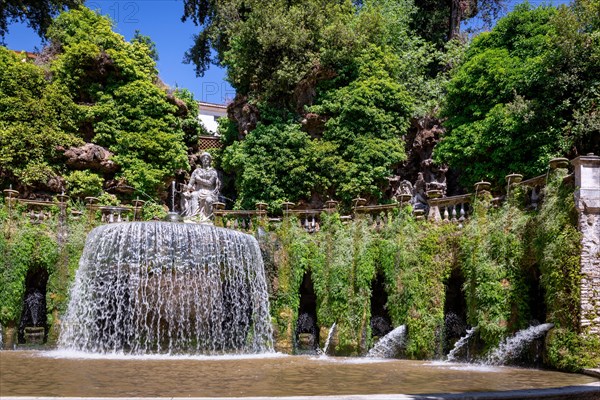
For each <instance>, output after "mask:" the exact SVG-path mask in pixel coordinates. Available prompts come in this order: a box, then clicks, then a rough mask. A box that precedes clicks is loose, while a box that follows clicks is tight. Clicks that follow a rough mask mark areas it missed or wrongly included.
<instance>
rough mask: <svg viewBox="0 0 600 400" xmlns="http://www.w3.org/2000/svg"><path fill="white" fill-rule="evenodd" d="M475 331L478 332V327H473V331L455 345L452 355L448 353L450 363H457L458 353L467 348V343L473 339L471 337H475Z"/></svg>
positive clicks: (470, 330)
mask: <svg viewBox="0 0 600 400" xmlns="http://www.w3.org/2000/svg"><path fill="white" fill-rule="evenodd" d="M475 331H477V327H476V326H475V327H473V328H471V329H469V330H468V331H467V334H466V335H465V336H463V337H461V338H460V339H459V340H458V341H457V342H456V343H455V344H454V348H453V349H452V350H450V353H448V358H447V360H448V361H456V356H457V354H458V352H459V351H460V350H462V348H463V347H465V345H466V344H467V343H469V339H471V336H473V334H474V333H475Z"/></svg>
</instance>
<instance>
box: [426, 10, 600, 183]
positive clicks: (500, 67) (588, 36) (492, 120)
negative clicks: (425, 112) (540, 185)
mask: <svg viewBox="0 0 600 400" xmlns="http://www.w3.org/2000/svg"><path fill="white" fill-rule="evenodd" d="M596 3H597V2H590V3H585V4H579V5H578V6H577V7H591V6H592V5H593V4H596ZM574 9H575V10H577V9H578V8H574ZM574 9H572V8H567V7H562V8H560V9H555V8H551V7H539V8H536V9H532V8H531V6H530V5H528V4H523V5H521V6H518V7H517V8H516V9H515V11H514V12H512V13H511V14H509V15H508V16H507V17H506V18H503V19H502V20H500V21H499V22H498V24H497V26H496V27H495V28H494V29H493V30H492V31H491V32H489V33H484V34H481V35H479V36H477V37H476V38H475V39H474V40H473V42H472V44H471V45H470V47H469V49H468V50H467V53H466V55H465V60H464V62H463V63H462V65H460V67H459V68H457V70H456V71H455V73H454V75H453V77H452V80H451V81H450V84H449V86H448V94H447V97H446V102H445V105H444V107H443V114H444V115H445V116H446V117H447V118H448V120H447V122H446V126H447V127H448V133H447V134H446V135H445V136H444V137H443V139H442V142H441V143H440V144H439V145H438V146H437V147H436V149H435V155H436V159H437V160H438V161H439V162H447V163H449V164H450V165H451V166H453V167H455V168H457V169H458V170H459V171H460V173H461V179H462V183H463V184H465V185H471V184H472V183H474V182H476V181H478V180H481V179H490V180H492V181H494V182H497V183H500V182H502V179H503V177H504V176H505V175H506V174H509V173H511V172H519V173H523V174H526V175H528V176H534V175H536V174H540V173H542V172H543V171H545V169H546V168H547V165H548V164H547V163H548V161H549V159H551V158H552V157H555V156H574V155H576V154H580V153H586V152H588V151H598V150H600V143H599V140H598V137H599V136H600V129H599V128H600V124H599V123H598V121H599V113H598V101H599V100H600V91H599V89H600V86H599V84H600V81H599V77H600V58H599V57H598V54H600V53H599V51H600V40H599V39H600V36H599V31H598V24H597V21H596V22H593V21H594V19H593V18H589V17H588V16H587V13H579V14H578V13H577V12H574ZM584 15H585V18H583V16H584ZM594 24H595V25H594Z"/></svg>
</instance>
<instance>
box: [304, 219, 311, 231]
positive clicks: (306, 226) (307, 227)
mask: <svg viewBox="0 0 600 400" xmlns="http://www.w3.org/2000/svg"><path fill="white" fill-rule="evenodd" d="M304 230H305V231H306V232H308V233H310V224H309V223H308V217H305V218H304Z"/></svg>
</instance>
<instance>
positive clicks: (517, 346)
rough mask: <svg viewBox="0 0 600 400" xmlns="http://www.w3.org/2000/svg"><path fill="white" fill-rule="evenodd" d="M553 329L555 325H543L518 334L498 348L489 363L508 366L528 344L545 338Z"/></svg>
mask: <svg viewBox="0 0 600 400" xmlns="http://www.w3.org/2000/svg"><path fill="white" fill-rule="evenodd" d="M553 327H554V324H541V325H535V326H530V327H529V328H527V329H523V330H521V331H519V332H517V333H516V334H515V335H514V336H512V337H510V338H507V339H506V340H505V341H504V342H502V343H500V345H499V346H498V348H496V350H494V351H493V352H492V353H491V354H490V355H489V356H488V358H487V363H488V364H494V365H501V364H506V363H507V362H508V361H509V360H511V359H514V358H516V357H518V356H519V355H520V353H521V351H522V350H523V349H524V348H525V346H526V345H527V344H529V343H531V342H532V341H533V340H534V339H537V338H539V337H541V336H543V335H544V334H545V333H546V332H548V331H549V330H550V329H552V328H553Z"/></svg>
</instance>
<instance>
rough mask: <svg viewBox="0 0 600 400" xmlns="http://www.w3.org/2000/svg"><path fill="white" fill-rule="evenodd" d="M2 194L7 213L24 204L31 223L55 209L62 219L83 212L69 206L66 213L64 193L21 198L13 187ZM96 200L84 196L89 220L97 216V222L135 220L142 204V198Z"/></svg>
mask: <svg viewBox="0 0 600 400" xmlns="http://www.w3.org/2000/svg"><path fill="white" fill-rule="evenodd" d="M4 195H5V200H6V204H7V206H8V209H9V213H11V212H12V211H13V210H15V209H16V208H17V206H18V205H21V206H24V207H25V210H26V214H27V215H28V216H29V218H30V221H31V222H32V223H42V222H44V221H46V220H48V219H50V218H51V217H52V216H53V214H55V212H56V210H58V214H59V217H60V218H61V219H63V220H64V219H66V218H72V219H80V218H81V217H82V215H83V214H84V213H83V211H81V210H79V209H76V208H71V209H70V212H69V213H68V214H67V209H68V207H67V206H68V200H69V196H67V195H65V194H64V193H63V194H59V195H57V196H56V197H55V200H52V201H50V200H47V201H40V200H29V199H21V198H19V192H18V191H16V190H13V189H5V190H4ZM98 201H99V200H98V199H97V198H95V197H86V198H85V209H86V210H87V214H88V219H89V221H90V222H93V221H94V220H96V219H98V218H99V222H101V223H104V224H109V223H114V222H127V221H137V220H139V219H140V216H141V208H142V206H143V204H144V201H142V200H135V201H134V202H133V204H132V205H120V206H103V205H99V204H98Z"/></svg>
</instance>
